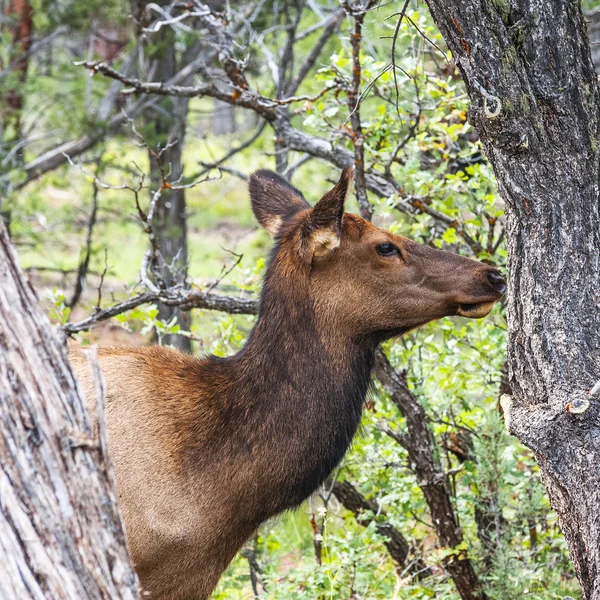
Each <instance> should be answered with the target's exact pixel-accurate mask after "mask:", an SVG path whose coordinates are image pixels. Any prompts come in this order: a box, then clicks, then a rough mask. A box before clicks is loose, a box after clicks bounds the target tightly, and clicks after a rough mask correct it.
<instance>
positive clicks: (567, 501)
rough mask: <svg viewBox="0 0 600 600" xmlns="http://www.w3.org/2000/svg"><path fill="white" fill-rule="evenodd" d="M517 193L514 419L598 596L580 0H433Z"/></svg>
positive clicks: (497, 167) (596, 293)
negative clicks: (533, 455) (576, 0)
mask: <svg viewBox="0 0 600 600" xmlns="http://www.w3.org/2000/svg"><path fill="white" fill-rule="evenodd" d="M427 1H428V4H429V7H430V9H431V13H432V15H433V17H434V19H435V21H436V22H437V24H438V26H439V28H440V31H441V32H442V34H443V35H444V37H445V39H446V41H447V43H448V45H449V47H450V49H451V50H452V52H453V54H454V57H455V60H456V62H457V65H458V67H459V69H460V71H461V73H462V75H463V78H464V80H465V82H466V85H467V88H468V91H469V95H470V97H471V101H472V106H471V114H470V119H471V121H472V123H473V124H474V125H475V127H476V128H477V130H478V132H479V135H480V137H481V140H482V142H483V146H484V150H485V152H486V154H487V156H488V158H489V160H490V162H491V164H492V166H493V168H494V171H495V174H496V177H497V179H498V185H499V190H500V193H501V195H502V197H503V199H504V200H505V202H506V220H507V229H506V231H507V243H508V249H509V262H508V270H509V273H508V275H509V298H508V328H509V345H508V360H509V368H510V386H511V388H512V399H511V398H510V397H508V396H505V397H504V401H503V405H504V409H505V419H506V424H507V427H508V429H509V431H510V432H511V433H513V434H514V435H516V436H517V437H518V438H519V439H520V440H521V441H522V442H523V443H524V444H525V445H527V446H528V447H529V448H531V449H532V450H533V451H534V452H535V455H536V458H537V460H538V463H539V466H540V470H541V472H542V475H543V478H544V482H545V485H546V488H547V490H548V494H549V497H550V502H551V504H552V506H553V508H554V509H555V510H556V512H557V514H558V517H559V521H560V525H561V528H562V530H563V533H564V534H565V537H566V539H567V542H568V545H569V549H570V552H571V557H572V559H573V562H574V564H575V570H576V572H577V576H578V578H579V581H580V583H581V586H582V588H583V595H584V597H585V598H586V599H600V519H599V517H598V514H599V510H600V401H599V399H600V396H599V395H595V397H590V390H591V389H592V388H593V386H594V385H595V383H596V382H597V381H598V380H599V379H600V310H599V309H600V286H599V281H600V214H599V209H600V205H599V194H598V175H599V171H598V167H599V155H598V151H599V146H600V137H599V107H600V104H599V100H600V97H599V91H598V78H597V75H596V73H595V71H594V67H593V64H592V60H591V56H590V47H589V43H588V38H587V33H586V28H585V23H584V19H583V16H582V14H581V9H580V6H579V3H578V2H572V1H569V0H545V1H544V2H538V3H532V2H528V1H527V0H492V2H489V1H485V2H484V1H483V0H427Z"/></svg>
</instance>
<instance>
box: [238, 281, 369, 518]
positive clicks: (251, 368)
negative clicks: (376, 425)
mask: <svg viewBox="0 0 600 600" xmlns="http://www.w3.org/2000/svg"><path fill="white" fill-rule="evenodd" d="M374 350H375V344H374V343H370V342H368V341H363V342H362V343H360V342H358V341H357V340H354V339H352V338H350V337H349V336H347V337H346V338H345V339H344V338H343V336H342V337H340V336H339V335H337V334H336V332H335V328H334V327H333V326H332V325H327V322H326V321H320V320H319V319H318V318H317V316H316V315H315V311H314V306H313V303H312V302H311V301H310V299H309V296H308V295H306V294H304V295H303V294H302V290H301V289H300V290H298V289H296V290H295V293H294V294H291V295H289V296H287V295H284V297H279V298H276V299H275V301H272V299H271V298H269V297H267V298H266V299H265V297H264V296H263V302H262V304H261V312H260V316H259V319H258V321H257V323H256V325H255V327H254V328H253V330H252V332H251V334H250V336H249V338H248V341H247V343H246V346H245V347H244V348H243V349H242V351H241V352H240V353H238V354H237V355H236V356H234V357H231V359H227V362H228V368H229V371H230V378H231V385H232V392H233V395H234V397H235V402H236V404H237V406H238V408H239V409H241V410H243V412H242V413H241V414H243V418H240V420H239V426H238V429H237V431H236V434H235V436H236V438H237V439H238V441H239V443H240V444H242V443H243V444H244V446H243V448H244V450H243V452H244V456H246V457H248V458H249V460H250V462H253V461H254V460H255V462H256V465H257V471H258V473H257V474H256V477H257V478H260V477H263V476H264V480H265V481H266V482H269V485H271V486H276V488H277V494H276V497H273V499H272V502H273V503H274V504H273V505H272V506H271V505H270V504H269V506H270V508H269V510H268V512H271V513H275V512H279V511H280V510H283V509H286V508H289V507H291V506H295V505H297V504H298V503H300V502H301V501H302V500H303V499H304V498H306V497H307V496H308V495H309V494H310V493H311V492H312V491H314V489H316V487H318V485H320V483H322V482H323V481H324V479H325V478H326V477H327V476H328V475H329V474H330V473H331V471H332V470H333V469H334V468H335V466H336V465H337V464H338V463H339V461H340V460H341V459H342V457H343V456H344V454H345V452H346V450H347V449H348V447H349V445H350V443H351V441H352V438H353V436H354V434H355V432H356V430H357V427H358V425H359V422H360V416H361V412H362V406H363V402H364V398H365V395H366V393H367V389H368V386H369V382H370V374H371V369H372V365H373V359H374ZM241 447H242V446H240V448H241ZM248 450H250V451H248ZM249 468H251V467H249ZM268 487H269V486H265V488H264V489H268ZM268 502H269V503H270V502H271V499H269V500H268Z"/></svg>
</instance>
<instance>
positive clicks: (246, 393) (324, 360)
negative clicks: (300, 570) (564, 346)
mask: <svg viewBox="0 0 600 600" xmlns="http://www.w3.org/2000/svg"><path fill="white" fill-rule="evenodd" d="M350 183H351V173H350V171H349V170H346V171H344V173H343V174H342V178H341V179H340V182H339V183H338V184H337V185H336V186H335V187H334V188H333V190H331V191H330V192H329V193H328V194H326V195H325V196H324V198H323V200H321V202H319V203H318V204H317V205H316V207H315V208H314V209H311V208H310V207H309V205H308V204H307V203H306V201H305V200H304V198H303V196H302V194H301V193H300V192H298V190H296V189H294V188H292V187H291V186H290V185H289V184H288V183H287V182H284V181H283V180H281V179H280V178H279V177H278V176H277V175H275V174H272V173H270V172H265V171H259V172H258V173H256V174H255V175H253V177H252V179H251V183H250V190H251V197H252V203H253V209H254V211H255V214H256V215H257V218H258V219H259V220H260V222H261V223H262V224H263V225H265V226H266V227H268V228H269V229H270V230H271V232H272V233H274V234H275V235H276V238H277V243H276V246H275V249H274V252H273V255H272V258H271V261H270V263H269V268H268V270H267V275H266V278H265V282H264V287H263V293H262V297H261V305H260V313H259V318H258V320H257V323H256V325H255V327H254V329H253V330H252V332H251V334H250V336H249V338H248V341H247V343H246V346H245V347H244V348H243V349H242V350H241V351H240V352H239V353H238V354H237V355H235V356H232V357H229V358H225V359H222V358H217V357H214V356H209V357H206V358H193V357H191V356H187V355H184V354H181V353H178V352H175V351H173V350H169V349H166V348H158V347H151V348H140V349H132V348H122V347H117V348H109V349H104V350H101V351H100V363H101V367H102V370H103V372H104V375H105V377H106V381H107V422H108V435H109V446H110V450H111V455H112V459H113V461H114V465H115V471H116V477H117V488H118V494H119V499H120V504H121V508H122V511H123V516H124V519H125V525H126V529H127V535H128V539H129V544H130V549H131V554H132V557H133V560H134V563H135V566H136V569H137V571H138V573H139V575H140V578H141V581H142V584H143V587H144V589H146V590H147V591H149V592H150V598H151V599H159V600H192V599H194V600H198V599H203V598H207V597H208V596H209V594H210V592H211V591H212V589H213V588H214V586H215V585H216V584H217V582H218V579H219V576H220V575H221V573H222V572H223V570H224V569H225V568H226V567H227V565H228V564H229V562H230V561H231V559H232V558H233V556H234V555H235V553H236V552H237V551H238V550H239V548H240V547H241V545H242V544H243V543H244V541H245V540H246V539H247V538H248V537H249V536H250V535H251V534H252V532H253V531H254V530H255V529H256V528H257V527H258V526H259V525H260V524H261V523H262V522H263V521H264V520H265V519H267V518H268V517H270V516H272V515H275V514H277V513H279V512H281V511H283V510H286V509H289V508H293V507H295V506H297V505H298V504H299V503H300V502H302V500H303V499H304V498H306V497H307V496H308V495H309V494H310V493H311V492H312V491H313V490H314V489H315V488H316V487H317V486H318V485H319V484H320V483H321V482H322V481H323V480H324V479H325V478H326V477H327V476H328V475H329V473H330V472H331V470H332V469H333V468H334V467H335V466H336V465H337V464H338V463H339V461H340V460H341V458H342V457H343V455H344V453H345V451H346V450H347V448H348V446H349V444H350V442H351V440H352V437H353V435H354V433H355V432H356V429H357V426H358V423H359V419H360V414H361V410H362V404H363V401H364V397H365V394H366V391H367V387H368V385H369V380H370V373H371V368H372V363H373V354H374V351H375V348H376V347H377V345H378V344H379V343H380V342H381V341H382V340H384V339H387V338H389V337H391V336H394V335H399V334H401V333H403V332H405V331H407V330H409V329H413V328H414V327H417V326H419V325H422V324H423V323H426V322H428V321H431V320H432V319H437V318H440V317H443V316H445V315H451V314H457V313H459V312H462V313H464V314H470V315H472V316H482V315H483V314H485V313H487V312H489V310H490V309H491V306H492V304H493V303H494V302H495V301H496V300H497V299H498V298H499V297H500V296H501V294H502V292H503V291H504V290H503V287H504V284H503V282H502V280H501V279H500V278H499V276H498V275H497V273H496V271H495V270H493V269H491V268H490V267H487V266H486V265H483V264H481V263H477V262H475V261H472V260H469V259H467V258H464V257H461V256H457V255H454V254H448V253H445V252H441V251H438V250H433V249H431V248H428V247H425V246H420V245H419V244H415V243H414V242H411V241H410V240H407V239H405V238H401V237H399V236H395V235H392V234H391V233H389V232H387V231H383V230H381V229H378V228H377V227H374V226H373V225H371V224H370V223H368V222H366V221H364V220H363V219H361V218H359V217H357V216H354V215H344V213H343V204H344V199H345V197H346V194H347V192H348V189H349V186H350ZM383 243H393V244H394V245H395V246H396V247H397V248H398V249H399V254H395V253H394V254H393V255H391V256H381V254H380V253H379V251H378V250H377V248H378V247H380V245H381V244H383ZM492 274H493V275H492ZM490 278H492V279H490ZM492 280H493V281H492ZM73 364H74V366H75V368H76V370H77V372H78V374H79V378H80V381H81V382H82V384H83V385H84V387H85V390H86V394H87V395H88V397H91V396H92V382H91V381H90V380H89V375H88V372H87V367H86V365H85V362H84V361H83V360H82V358H81V357H80V356H79V355H78V354H75V355H74V356H73Z"/></svg>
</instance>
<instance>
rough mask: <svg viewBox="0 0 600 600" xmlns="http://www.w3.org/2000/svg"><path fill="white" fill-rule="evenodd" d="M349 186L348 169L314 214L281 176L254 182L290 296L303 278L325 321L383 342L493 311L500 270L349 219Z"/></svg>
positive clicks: (501, 287) (256, 205)
mask: <svg viewBox="0 0 600 600" xmlns="http://www.w3.org/2000/svg"><path fill="white" fill-rule="evenodd" d="M351 184H352V169H344V171H343V172H342V175H341V178H340V180H339V182H338V183H337V184H336V185H335V186H334V187H333V189H331V190H330V191H329V192H327V193H326V194H325V196H323V198H322V199H321V200H320V201H319V202H318V203H317V204H316V205H315V206H314V207H312V208H311V206H310V205H309V204H308V202H307V201H306V200H305V199H304V196H303V195H302V194H301V193H300V192H299V191H298V190H297V189H296V188H294V187H292V186H291V185H290V184H289V183H287V182H286V181H285V180H284V179H282V178H281V177H279V176H278V175H276V174H275V173H273V172H271V171H258V172H256V173H254V174H253V175H252V177H251V179H250V196H251V200H252V208H253V210H254V214H255V215H256V218H257V219H258V221H259V222H260V223H261V225H262V226H263V227H264V228H265V229H267V230H268V231H269V233H270V234H271V235H272V236H273V237H274V238H275V239H276V241H277V248H276V255H275V260H274V262H275V264H276V265H277V271H278V275H277V277H278V279H280V280H281V279H287V280H288V284H287V285H288V286H289V285H291V286H292V290H291V291H290V292H289V293H293V286H294V279H296V280H297V281H296V284H295V285H296V286H298V289H300V288H301V287H302V286H301V284H300V283H299V278H301V277H302V276H305V277H306V280H307V282H308V284H307V285H308V291H309V294H310V296H311V298H312V301H313V303H314V306H315V313H316V314H317V315H318V317H319V319H321V321H323V322H327V323H329V324H330V325H331V326H332V329H335V330H336V331H338V332H344V333H345V334H347V335H350V336H354V337H356V336H359V337H362V336H374V337H375V338H377V339H378V340H379V341H381V340H383V339H386V338H389V337H392V336H395V335H399V334H402V333H404V332H406V331H408V330H410V329H413V328H415V327H418V326H419V325H423V324H425V323H427V322H429V321H432V320H434V319H439V318H441V317H444V316H449V315H461V316H463V317H469V318H479V317H484V316H486V315H487V314H488V313H489V312H490V310H491V309H492V307H493V305H494V303H495V302H496V301H497V300H499V299H500V298H501V297H502V295H503V294H504V292H505V290H506V284H505V282H504V279H503V278H502V276H501V275H500V273H499V272H498V270H497V269H495V268H493V267H490V266H488V265H485V264H483V263H480V262H477V261H475V260H472V259H469V258H466V257H464V256H460V255H458V254H452V253H450V252H443V251H441V250H436V249H434V248H430V247H428V246H424V245H422V244H418V243H415V242H413V241H411V240H409V239H407V238H405V237H402V236H399V235H394V234H392V233H390V232H389V231H385V230H383V229H380V228H378V227H375V226H374V225H372V224H371V223H369V222H368V221H366V220H365V219H362V218H360V217H358V216H356V215H352V214H348V213H344V202H345V199H346V196H347V194H348V192H349V190H350V187H351ZM267 282H268V278H267ZM284 285H285V284H284Z"/></svg>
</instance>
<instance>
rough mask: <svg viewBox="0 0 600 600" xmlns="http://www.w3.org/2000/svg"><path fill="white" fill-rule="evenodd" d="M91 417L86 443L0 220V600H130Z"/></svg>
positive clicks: (78, 400)
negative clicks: (109, 599) (117, 599)
mask: <svg viewBox="0 0 600 600" xmlns="http://www.w3.org/2000/svg"><path fill="white" fill-rule="evenodd" d="M95 364H96V366H97V363H95ZM98 375H99V371H98ZM98 382H99V386H98V387H101V385H100V377H99V378H98ZM101 401H102V396H101V395H100V396H99V406H102V403H101ZM98 415H99V417H98V431H97V437H95V436H94V432H93V428H92V426H91V425H90V422H89V419H88V416H87V412H86V409H85V405H84V402H83V399H82V396H81V394H80V391H79V389H78V387H77V382H76V380H75V377H74V375H73V372H72V371H71V368H70V366H69V363H68V362H67V359H66V356H65V352H64V347H63V345H62V344H61V343H60V342H59V340H58V339H57V338H56V336H55V334H54V332H53V330H52V328H51V327H50V324H49V323H48V321H47V319H46V318H45V317H44V315H43V314H42V312H41V311H40V310H39V308H38V306H37V299H36V297H35V294H34V292H33V290H32V289H31V287H30V286H29V283H28V282H27V281H26V279H25V277H24V275H23V272H22V271H21V270H20V268H19V267H18V266H17V264H16V258H15V254H14V252H13V250H12V247H11V245H10V242H9V240H8V236H7V233H6V229H5V228H4V225H3V224H2V222H1V221H0V598H2V599H3V600H27V599H29V598H31V599H33V598H35V599H36V600H37V599H40V598H45V599H47V600H54V599H55V600H81V599H82V598H86V599H96V598H97V599H99V600H100V599H106V598H127V599H135V598H139V593H138V587H137V577H136V575H135V573H134V571H133V569H132V566H131V563H130V561H129V557H128V553H127V546H126V542H125V533H124V530H123V526H122V523H121V519H120V516H119V511H118V508H117V501H116V496H115V491H114V485H113V480H112V474H111V471H110V464H109V462H108V456H107V454H106V437H105V431H104V428H103V426H102V425H103V423H102V415H103V413H102V411H101V410H99V411H98Z"/></svg>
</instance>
